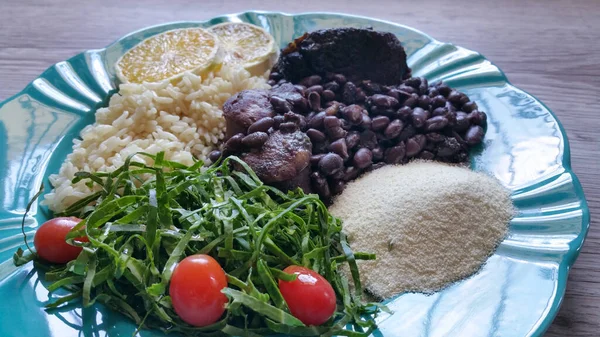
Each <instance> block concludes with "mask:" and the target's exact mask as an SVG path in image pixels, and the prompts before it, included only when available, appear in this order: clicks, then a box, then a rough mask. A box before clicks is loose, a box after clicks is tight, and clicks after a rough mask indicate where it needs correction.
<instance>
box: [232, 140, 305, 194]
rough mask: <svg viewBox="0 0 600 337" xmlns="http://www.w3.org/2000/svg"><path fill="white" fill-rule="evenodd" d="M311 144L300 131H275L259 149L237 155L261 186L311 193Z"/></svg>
mask: <svg viewBox="0 0 600 337" xmlns="http://www.w3.org/2000/svg"><path fill="white" fill-rule="evenodd" d="M311 154H312V143H311V142H310V139H309V138H308V136H307V135H306V134H305V133H304V132H301V131H295V132H291V133H283V132H281V131H275V132H273V133H271V135H269V139H268V140H267V142H266V143H265V144H264V145H263V146H262V148H261V149H260V150H253V151H251V152H247V153H244V154H242V155H241V159H242V160H243V161H245V162H246V163H247V164H248V165H249V166H250V167H251V168H252V169H253V170H254V172H256V175H257V176H258V177H259V178H260V180H262V181H263V182H264V183H266V184H269V185H272V186H275V187H278V188H280V189H283V190H288V189H291V188H296V187H300V188H302V190H304V192H305V193H311V186H310V178H309V175H310V156H311Z"/></svg>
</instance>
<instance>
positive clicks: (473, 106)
mask: <svg viewBox="0 0 600 337" xmlns="http://www.w3.org/2000/svg"><path fill="white" fill-rule="evenodd" d="M473 110H477V103H475V102H473V101H469V102H467V103H465V104H463V106H462V111H464V112H466V113H469V112H471V111H473Z"/></svg>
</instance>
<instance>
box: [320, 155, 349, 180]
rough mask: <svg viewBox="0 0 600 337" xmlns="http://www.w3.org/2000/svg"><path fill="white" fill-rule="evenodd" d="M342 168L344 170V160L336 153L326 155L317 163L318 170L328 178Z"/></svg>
mask: <svg viewBox="0 0 600 337" xmlns="http://www.w3.org/2000/svg"><path fill="white" fill-rule="evenodd" d="M342 168H344V160H343V159H342V157H340V155H338V154H336V153H328V154H326V155H325V156H323V158H321V160H320V161H319V170H321V172H323V174H325V175H328V176H329V175H332V174H334V173H336V172H338V171H339V170H341V169H342Z"/></svg>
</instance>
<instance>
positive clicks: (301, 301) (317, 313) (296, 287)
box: [279, 266, 336, 325]
mask: <svg viewBox="0 0 600 337" xmlns="http://www.w3.org/2000/svg"><path fill="white" fill-rule="evenodd" d="M283 271H284V272H286V273H288V274H296V275H298V277H297V278H296V279H295V280H294V281H291V282H288V281H283V280H279V290H280V291H281V294H282V295H283V298H284V299H285V302H286V303H287V305H288V308H290V312H291V313H292V315H294V317H296V318H298V319H299V320H300V321H302V323H304V324H306V325H321V324H323V323H325V322H327V320H328V319H329V318H331V316H332V315H333V313H334V312H335V301H336V298H335V292H334V291H333V287H332V286H331V284H329V282H327V280H326V279H325V278H324V277H323V276H321V275H319V273H317V272H315V271H312V270H310V269H308V268H304V267H300V266H289V267H287V268H285V269H284V270H283Z"/></svg>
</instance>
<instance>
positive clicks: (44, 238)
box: [33, 217, 88, 263]
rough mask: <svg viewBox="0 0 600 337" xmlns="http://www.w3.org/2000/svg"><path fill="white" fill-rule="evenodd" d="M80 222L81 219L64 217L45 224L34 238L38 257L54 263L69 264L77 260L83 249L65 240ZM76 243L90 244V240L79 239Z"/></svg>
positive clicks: (85, 238)
mask: <svg viewBox="0 0 600 337" xmlns="http://www.w3.org/2000/svg"><path fill="white" fill-rule="evenodd" d="M80 221H81V219H78V218H75V217H70V218H65V217H62V218H54V219H50V220H48V221H46V222H44V224H42V225H41V226H40V228H38V230H37V231H36V232H35V236H34V238H33V245H34V246H35V250H36V251H37V253H38V255H39V256H40V257H41V258H42V259H44V260H46V261H48V262H52V263H67V262H69V261H71V260H74V259H76V258H77V256H78V255H79V253H81V250H82V249H83V248H81V247H76V246H71V245H70V244H68V243H67V241H65V239H66V237H67V233H69V231H70V230H71V229H73V227H75V226H76V225H77V224H78V223H79V222H80ZM76 241H80V242H88V238H87V237H82V238H77V239H76Z"/></svg>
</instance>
